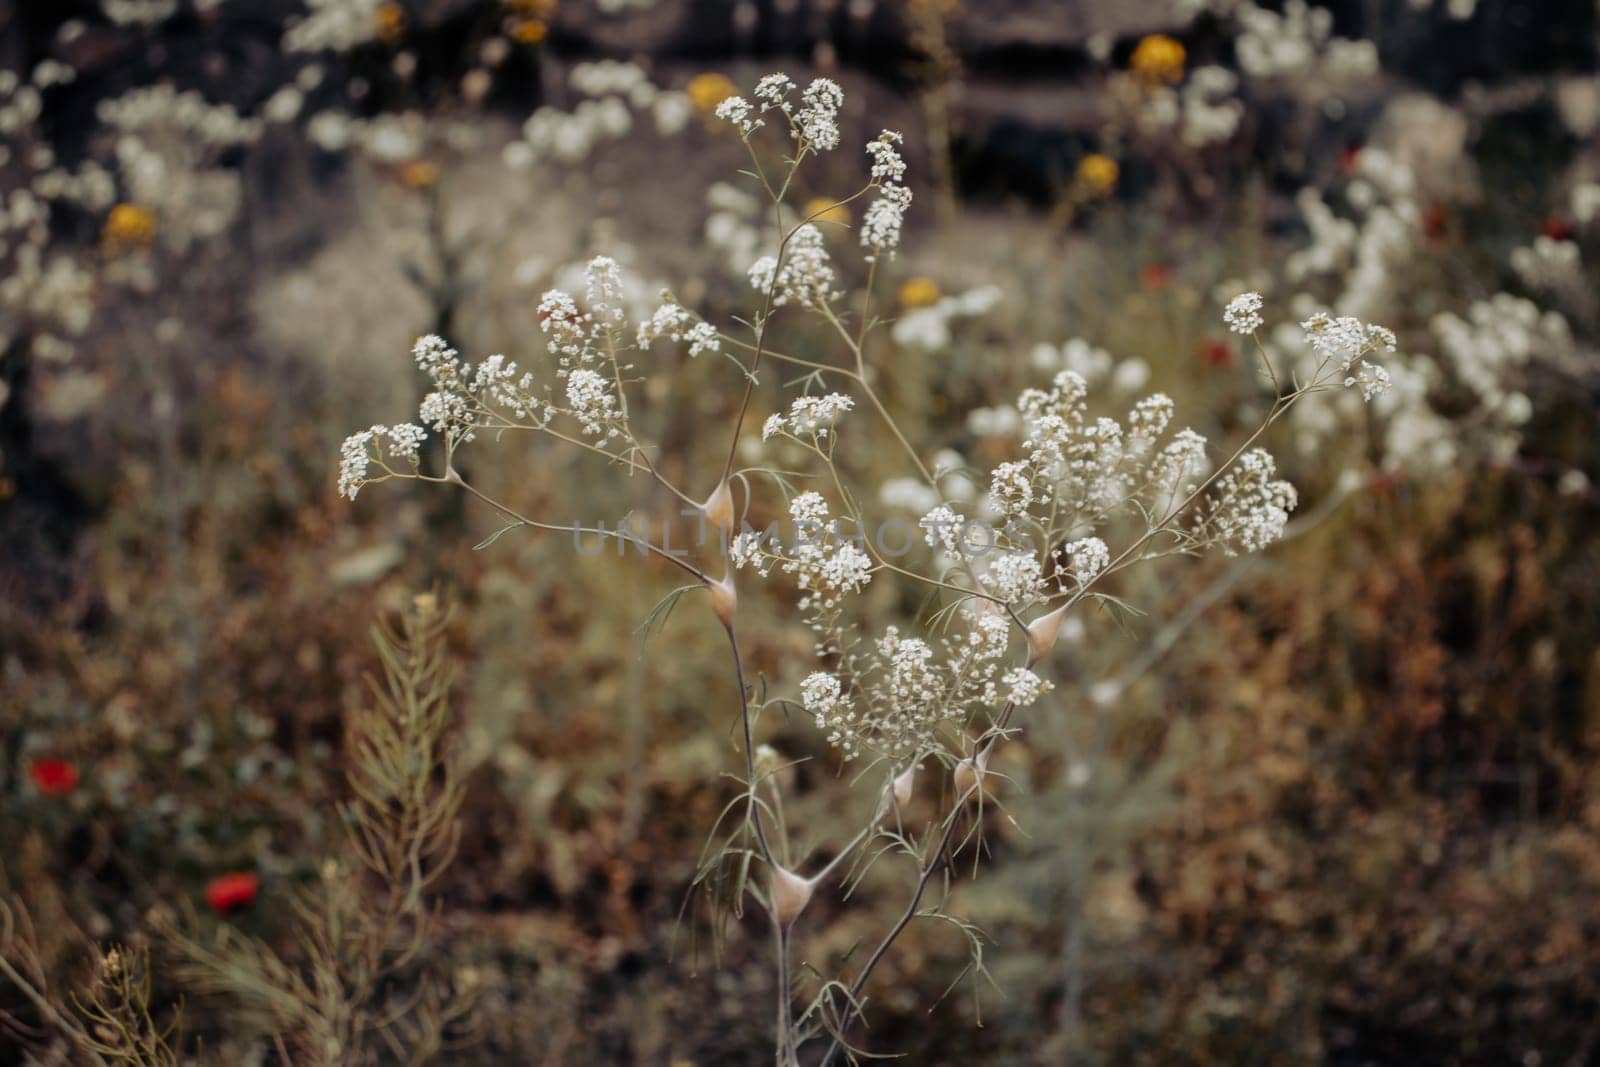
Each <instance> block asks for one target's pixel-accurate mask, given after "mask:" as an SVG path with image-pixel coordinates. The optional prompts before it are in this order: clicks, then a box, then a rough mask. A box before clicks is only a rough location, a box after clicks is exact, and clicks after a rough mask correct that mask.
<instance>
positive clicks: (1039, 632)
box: [1028, 604, 1067, 667]
mask: <svg viewBox="0 0 1600 1067" xmlns="http://www.w3.org/2000/svg"><path fill="white" fill-rule="evenodd" d="M1066 617H1067V605H1066V604H1063V605H1061V606H1060V607H1059V608H1057V609H1056V610H1054V611H1052V612H1050V613H1049V614H1046V615H1041V616H1039V617H1038V618H1037V619H1034V620H1033V621H1032V622H1030V623H1029V624H1028V666H1030V667H1032V666H1033V665H1034V664H1035V663H1038V662H1039V661H1040V660H1042V659H1044V657H1045V656H1046V655H1047V654H1048V653H1049V652H1050V650H1051V649H1052V648H1054V647H1056V638H1058V637H1060V636H1061V623H1062V621H1063V620H1065V619H1066Z"/></svg>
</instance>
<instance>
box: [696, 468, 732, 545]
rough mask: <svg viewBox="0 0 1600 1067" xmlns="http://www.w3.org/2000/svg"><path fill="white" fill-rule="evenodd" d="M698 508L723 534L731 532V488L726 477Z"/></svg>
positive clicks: (726, 534)
mask: <svg viewBox="0 0 1600 1067" xmlns="http://www.w3.org/2000/svg"><path fill="white" fill-rule="evenodd" d="M700 510H701V511H704V512H705V513H706V518H707V519H708V520H710V522H711V525H713V526H715V527H716V528H717V529H719V530H721V531H722V533H723V536H725V537H726V536H730V535H731V534H732V533H733V490H732V489H730V488H729V487H728V481H727V479H726V478H724V479H723V480H722V482H721V483H719V484H718V485H717V487H716V488H715V489H713V490H712V491H711V495H710V496H708V497H706V502H705V503H704V504H701V505H700Z"/></svg>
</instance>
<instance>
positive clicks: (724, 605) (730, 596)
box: [706, 574, 739, 630]
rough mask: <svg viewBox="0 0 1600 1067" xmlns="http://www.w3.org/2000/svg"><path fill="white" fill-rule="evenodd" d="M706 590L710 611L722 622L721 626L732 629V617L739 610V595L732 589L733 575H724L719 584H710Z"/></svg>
mask: <svg viewBox="0 0 1600 1067" xmlns="http://www.w3.org/2000/svg"><path fill="white" fill-rule="evenodd" d="M706 589H707V590H708V591H709V592H710V594H711V610H712V611H714V612H715V613H716V615H717V618H719V619H721V620H722V625H724V626H726V627H727V628H728V629H730V630H731V629H733V616H734V614H735V613H736V612H737V611H738V610H739V594H738V593H736V592H734V589H733V575H732V574H726V575H724V576H723V578H722V580H721V581H720V582H712V583H711V584H710V585H708V586H707V587H706Z"/></svg>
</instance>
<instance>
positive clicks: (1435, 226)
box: [1422, 204, 1450, 241]
mask: <svg viewBox="0 0 1600 1067" xmlns="http://www.w3.org/2000/svg"><path fill="white" fill-rule="evenodd" d="M1449 226H1450V211H1449V209H1448V208H1446V207H1445V206H1444V205H1443V204H1429V205H1428V210H1426V211H1424V212H1423V213H1422V234H1423V236H1424V237H1426V238H1427V239H1428V240H1430V241H1439V240H1443V239H1444V235H1445V231H1446V230H1447V229H1448V228H1449Z"/></svg>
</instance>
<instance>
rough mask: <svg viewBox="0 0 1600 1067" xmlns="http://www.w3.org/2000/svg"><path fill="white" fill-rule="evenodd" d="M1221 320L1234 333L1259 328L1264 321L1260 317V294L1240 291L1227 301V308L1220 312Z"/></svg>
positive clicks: (1249, 331) (1251, 331) (1245, 332)
mask: <svg viewBox="0 0 1600 1067" xmlns="http://www.w3.org/2000/svg"><path fill="white" fill-rule="evenodd" d="M1222 321H1223V322H1225V323H1227V324H1228V329H1230V330H1232V331H1233V332H1234V333H1239V334H1252V333H1255V332H1256V331H1257V330H1259V329H1261V327H1262V325H1263V324H1264V323H1265V322H1266V320H1265V319H1263V318H1262V317H1261V294H1260V293H1240V294H1239V295H1238V296H1236V297H1234V298H1233V299H1232V300H1230V301H1228V306H1227V308H1226V309H1225V310H1224V311H1223V312H1222Z"/></svg>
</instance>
